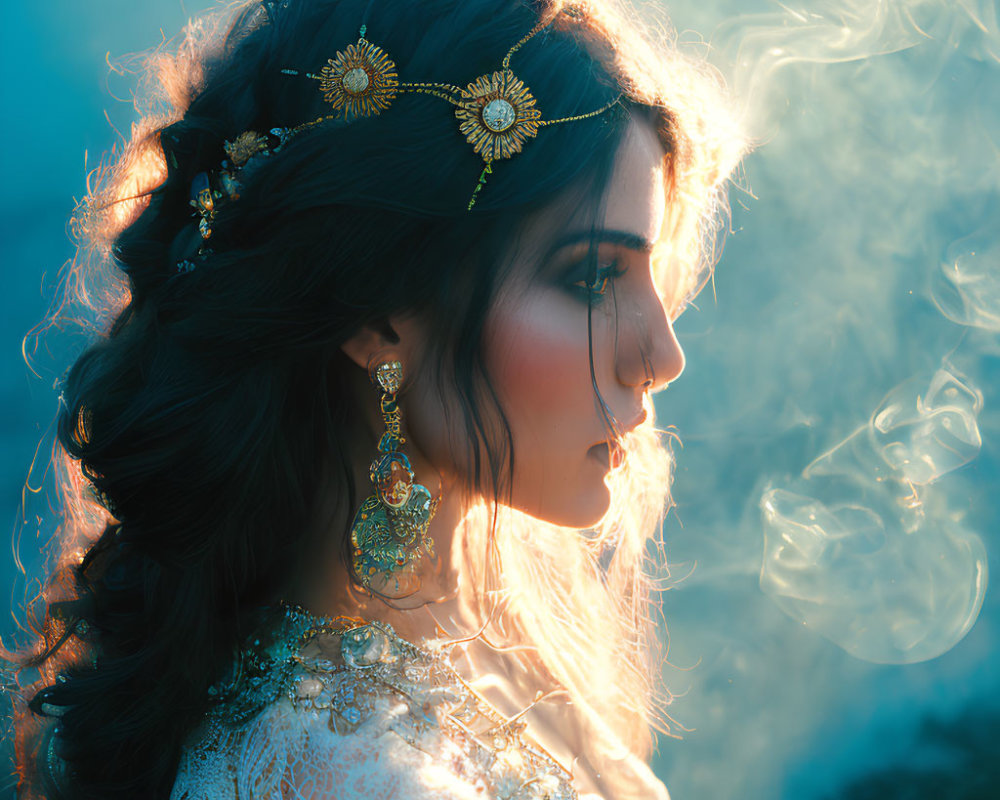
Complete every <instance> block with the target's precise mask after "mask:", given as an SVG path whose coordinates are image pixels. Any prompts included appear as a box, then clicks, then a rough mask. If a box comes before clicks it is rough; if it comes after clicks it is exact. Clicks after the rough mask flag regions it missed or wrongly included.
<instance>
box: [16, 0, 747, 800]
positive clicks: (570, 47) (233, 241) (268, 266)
mask: <svg viewBox="0 0 1000 800" xmlns="http://www.w3.org/2000/svg"><path fill="white" fill-rule="evenodd" d="M219 30H220V31H221V33H214V32H212V31H210V30H209V28H208V27H207V26H202V27H196V28H192V29H191V30H189V32H188V37H187V39H186V41H185V42H184V44H183V46H182V47H181V48H180V49H179V51H178V53H177V55H176V56H172V57H171V56H162V57H160V58H159V59H158V60H157V61H155V62H154V64H153V65H152V66H153V70H152V73H153V74H155V75H156V76H158V78H159V80H160V81H161V85H162V87H163V89H164V91H165V94H166V97H167V99H168V100H169V101H170V103H171V104H172V110H171V112H170V114H168V116H167V117H166V118H164V117H154V118H149V119H148V120H147V122H146V124H145V125H144V126H140V127H139V128H137V132H136V134H135V136H134V138H133V141H132V142H131V144H130V146H129V148H128V149H127V151H126V152H125V153H124V154H123V156H122V158H121V159H120V160H119V162H118V163H117V164H116V165H115V168H114V169H113V170H112V171H111V172H110V174H109V175H108V176H107V179H106V181H105V183H104V185H103V186H102V187H100V188H99V190H98V191H96V192H95V193H94V194H93V196H92V197H91V198H90V199H89V202H88V204H87V205H86V208H85V213H84V214H83V216H82V217H81V220H80V222H81V223H82V227H83V230H84V232H85V233H86V235H87V243H88V244H90V245H93V246H94V248H93V252H94V253H95V254H96V256H97V260H98V263H100V257H101V256H102V254H103V253H106V254H107V259H106V260H107V263H109V264H110V265H111V266H112V267H113V269H114V270H117V271H118V272H117V273H116V274H118V275H120V276H122V278H121V280H122V283H121V287H122V292H121V293H120V299H118V300H116V299H114V297H113V296H112V299H110V300H108V303H107V305H105V306H103V307H100V308H98V312H99V313H101V314H104V315H106V316H105V317H102V318H110V319H112V320H113V322H112V323H111V324H110V326H109V328H108V330H107V333H106V334H105V335H103V336H102V337H100V338H99V339H98V340H97V341H95V342H94V344H93V345H92V347H90V349H89V350H87V351H86V352H85V353H84V354H83V355H81V356H80V357H79V358H78V359H77V361H76V362H75V363H74V364H73V366H72V368H71V369H70V371H69V372H68V374H67V376H66V378H65V381H64V385H63V387H62V395H61V401H62V402H61V407H60V417H59V433H60V443H61V447H62V449H63V453H62V454H61V455H62V459H63V460H62V466H63V468H64V471H65V488H66V491H67V504H66V509H67V511H66V524H65V527H64V532H63V536H64V539H63V540H64V542H65V557H64V561H63V564H64V566H63V568H62V569H61V570H59V571H57V572H56V574H55V575H54V576H53V577H52V579H51V581H50V582H49V584H48V590H47V593H46V598H45V599H46V602H47V613H46V615H45V619H44V622H43V625H42V633H43V643H42V644H43V646H42V647H41V649H40V651H39V654H38V655H36V656H35V657H33V658H31V659H29V660H28V662H27V663H28V664H30V665H31V666H37V667H39V668H40V675H41V677H40V679H39V681H38V682H37V683H36V684H35V685H33V686H32V687H30V689H28V690H27V691H26V692H25V697H26V699H27V700H29V701H30V702H28V704H27V708H26V709H24V710H23V711H22V714H21V716H20V718H19V720H18V740H19V766H20V774H21V778H22V790H23V794H24V796H27V797H36V796H37V797H56V796H58V797H74V798H75V797H81V798H82V797H100V798H112V797H173V798H178V800H182V799H185V798H187V799H189V800H190V799H192V798H202V797H212V798H215V797H274V798H277V797H281V798H290V797H295V798H300V797H301V798H327V797H354V796H364V797H369V798H374V797H414V798H418V797H419V798H423V797H456V798H458V797H484V796H486V797H498V798H500V797H502V798H508V797H510V798H514V797H516V798H528V797H539V798H541V797H551V798H555V797H576V796H592V795H594V796H598V797H606V798H630V797H637V798H638V797H665V796H666V790H665V789H664V787H663V785H662V783H660V781H659V780H658V779H656V778H655V777H654V776H653V774H652V772H651V771H650V770H649V768H648V767H647V766H646V764H645V762H644V759H645V757H646V756H648V754H649V752H650V749H651V746H652V737H651V727H654V728H659V729H660V730H661V731H664V732H667V733H669V732H670V725H669V719H668V717H667V716H666V714H665V711H664V706H665V704H666V701H667V700H668V699H669V695H668V694H667V693H666V691H665V690H664V689H662V688H661V687H659V686H658V671H659V666H660V661H659V659H658V653H659V651H658V648H657V644H656V628H655V625H654V619H653V615H652V611H651V608H652V607H651V592H652V591H653V590H654V588H655V581H656V578H657V572H656V570H657V568H658V567H659V568H661V569H662V564H661V563H660V562H659V560H658V558H657V553H658V550H657V548H656V546H655V545H656V536H657V532H658V527H659V521H660V520H661V518H662V513H663V511H664V509H665V506H666V502H667V497H668V479H669V464H670V460H669V453H668V451H667V450H666V448H665V445H664V444H663V443H662V442H661V440H660V437H659V436H658V434H657V432H656V431H655V429H654V427H653V419H652V411H653V407H652V402H651V394H652V393H653V392H654V391H656V390H658V389H661V388H663V387H665V386H666V385H667V384H668V383H669V382H670V381H672V380H674V379H675V378H676V377H677V376H678V375H679V374H680V372H681V370H682V369H683V363H684V362H683V355H682V353H681V350H680V347H679V345H678V343H677V340H676V338H675V337H674V334H673V330H672V326H671V322H672V320H673V319H675V318H676V316H677V315H678V314H679V313H680V311H681V310H682V309H683V307H684V305H685V304H686V303H687V302H688V301H689V300H690V299H691V298H692V297H693V296H694V295H695V294H696V293H697V291H698V290H699V289H700V288H701V286H702V285H704V282H705V279H706V278H707V275H708V273H709V269H710V266H711V262H712V259H711V255H712V253H711V247H710V244H711V241H712V238H713V237H714V234H715V232H717V230H718V226H717V222H718V212H719V210H720V207H721V203H720V195H719V189H720V187H721V185H722V184H723V182H724V180H725V179H726V177H727V175H728V174H729V172H730V170H731V169H732V167H733V165H734V164H735V161H736V159H737V158H738V156H739V153H740V142H739V140H738V137H737V136H736V135H735V131H734V128H733V126H732V124H731V123H730V122H729V120H728V118H727V116H726V114H725V111H724V106H723V105H722V103H721V101H720V99H719V92H718V87H717V86H715V85H714V83H713V82H712V81H711V80H709V79H707V78H705V77H704V76H703V75H702V73H701V71H700V68H699V67H698V66H697V65H694V64H691V63H688V62H687V61H685V60H684V59H683V58H681V57H680V56H678V55H676V54H674V53H673V52H672V51H671V50H669V49H665V48H663V47H661V46H660V44H659V43H655V44H654V41H653V40H652V38H651V37H647V36H645V35H644V34H643V33H642V30H643V28H642V26H641V25H640V24H639V22H638V20H634V19H629V18H627V17H626V16H625V15H624V12H622V11H621V10H619V9H617V8H616V7H614V6H613V5H611V4H610V3H609V4H605V3H571V4H570V3H562V2H541V3H525V2H521V1H520V0H516V1H515V2H498V1H497V0H482V1H479V0H477V1H473V0H462V1H461V2H458V1H457V0H448V1H447V2H446V1H444V0H438V1H432V2H422V3H419V4H417V3H407V2H402V0H398V1H397V0H375V2H367V0H366V2H364V3H362V2H353V1H351V0H338V1H336V2H331V1H327V0H288V1H287V2H265V3H260V2H256V0H255V1H254V2H250V3H241V4H240V5H239V6H238V7H237V9H236V15H235V17H233V18H232V19H231V21H230V22H229V23H227V24H226V25H224V26H223V27H222V28H220V29H219ZM477 176H478V180H477ZM102 248H106V249H105V250H102ZM71 291H74V292H77V296H78V297H83V296H93V294H90V295H86V292H87V291H88V289H87V287H86V284H85V283H82V282H78V281H74V283H73V286H72V287H71ZM105 296H111V295H110V293H109V294H107V295H105ZM116 303H117V304H116Z"/></svg>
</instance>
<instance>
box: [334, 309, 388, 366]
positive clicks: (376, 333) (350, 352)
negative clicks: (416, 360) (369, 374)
mask: <svg viewBox="0 0 1000 800" xmlns="http://www.w3.org/2000/svg"><path fill="white" fill-rule="evenodd" d="M399 344H400V341H399V335H398V334H397V333H396V331H395V330H393V328H392V325H391V324H390V323H389V321H388V320H386V321H383V322H381V323H370V324H368V325H363V326H362V327H360V328H359V329H358V330H357V332H356V333H355V334H354V335H353V336H351V338H350V339H348V340H347V341H346V342H344V343H343V344H342V345H341V346H340V349H341V350H343V351H344V354H345V355H346V356H347V357H348V358H349V359H351V361H353V362H354V363H355V364H357V365H358V366H359V367H361V369H363V370H367V369H368V365H369V364H371V363H372V360H373V359H374V358H376V357H379V358H382V357H386V358H389V357H394V356H396V351H397V350H398V349H399Z"/></svg>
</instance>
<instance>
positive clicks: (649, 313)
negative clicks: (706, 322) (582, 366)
mask: <svg viewBox="0 0 1000 800" xmlns="http://www.w3.org/2000/svg"><path fill="white" fill-rule="evenodd" d="M651 295H652V298H651V300H650V301H647V302H643V303H642V304H641V305H640V306H637V307H636V308H635V309H634V311H633V313H632V314H631V315H630V317H631V319H629V320H627V321H625V320H621V319H620V318H619V324H620V325H623V326H624V329H622V327H620V328H619V332H618V348H617V353H616V369H617V373H618V380H619V381H620V382H621V383H622V384H624V385H625V386H629V387H631V388H636V389H639V390H641V391H644V392H656V391H659V390H660V389H663V388H664V387H665V386H666V385H667V384H668V383H670V382H671V381H674V380H676V379H677V378H678V377H679V376H680V374H681V373H682V372H683V371H684V351H683V350H682V349H681V345H680V342H678V341H677V336H676V334H675V333H674V326H673V325H672V324H671V322H670V318H669V316H668V315H667V312H666V309H665V308H664V307H663V304H662V303H661V302H660V299H659V297H658V296H656V295H655V293H652V292H651Z"/></svg>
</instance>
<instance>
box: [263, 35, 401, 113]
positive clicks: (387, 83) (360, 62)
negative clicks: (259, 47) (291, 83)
mask: <svg viewBox="0 0 1000 800" xmlns="http://www.w3.org/2000/svg"><path fill="white" fill-rule="evenodd" d="M364 31H365V27H364V26H362V27H361V36H360V38H359V39H358V41H357V43H356V44H351V45H348V46H347V49H345V50H338V51H337V54H336V55H335V56H334V57H333V58H331V59H329V60H328V61H327V62H326V66H325V67H323V69H322V70H321V71H320V73H319V75H314V74H312V73H311V72H307V73H305V75H306V77H308V78H313V79H314V80H318V81H319V89H320V91H321V92H322V93H323V99H324V100H326V102H327V103H329V104H330V105H331V106H332V107H333V110H334V111H335V112H341V111H342V112H343V114H344V116H345V117H348V116H350V117H358V116H361V117H368V116H374V115H376V114H381V113H382V112H383V111H384V110H385V109H387V108H388V107H389V105H390V104H391V103H392V101H393V100H394V99H395V97H396V94H397V92H398V91H399V74H398V73H397V72H396V64H395V62H393V60H392V59H391V58H389V56H388V55H386V52H385V51H384V50H383V49H382V48H381V47H379V46H378V45H374V44H372V43H371V42H369V41H368V40H367V39H365V35H364ZM282 72H283V73H285V74H286V75H299V74H301V73H299V72H298V70H292V69H283V70H282Z"/></svg>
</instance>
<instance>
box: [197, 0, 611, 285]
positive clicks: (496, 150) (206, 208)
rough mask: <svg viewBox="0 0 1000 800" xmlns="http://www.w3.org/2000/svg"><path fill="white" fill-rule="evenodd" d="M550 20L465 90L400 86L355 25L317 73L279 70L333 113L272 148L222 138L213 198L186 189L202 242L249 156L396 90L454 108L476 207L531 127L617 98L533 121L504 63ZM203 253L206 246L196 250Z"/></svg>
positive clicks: (258, 138) (386, 100) (390, 65)
mask: <svg viewBox="0 0 1000 800" xmlns="http://www.w3.org/2000/svg"><path fill="white" fill-rule="evenodd" d="M370 5H371V4H369V7H370ZM560 13H566V14H568V15H570V16H577V15H578V12H577V11H576V9H575V8H573V7H568V8H566V9H564V10H563V11H561V12H560ZM554 19H555V17H553V18H552V19H550V20H548V21H540V22H539V23H538V24H536V25H535V27H533V28H532V29H531V30H530V31H529V32H528V33H527V34H526V35H525V36H524V37H523V38H522V39H521V40H520V41H518V42H517V43H516V44H515V45H514V46H513V47H511V48H510V50H508V51H507V55H505V56H504V59H503V63H502V66H501V68H500V69H499V70H497V71H495V72H492V73H490V74H488V75H481V76H480V77H478V78H476V79H475V80H474V81H472V82H471V83H469V84H468V85H466V86H465V87H461V86H455V85H453V84H450V83H403V82H400V80H399V74H398V73H397V71H396V63H395V62H394V61H393V60H392V58H391V57H390V56H389V55H388V54H387V53H386V52H385V51H384V50H383V49H382V48H381V47H379V46H377V45H375V44H372V43H371V42H369V41H368V40H367V39H366V38H365V34H366V32H367V25H366V24H362V25H361V28H360V29H359V31H358V41H357V42H356V43H354V44H350V45H348V46H347V47H346V48H345V49H344V50H340V51H338V52H337V53H336V55H335V56H334V57H333V58H331V59H329V60H328V61H327V63H326V65H325V66H324V67H323V68H322V70H321V71H320V72H319V73H318V74H317V73H313V72H301V71H299V70H295V69H282V70H281V72H282V74H285V75H294V76H299V75H301V76H305V77H307V78H311V79H313V80H316V81H318V82H319V90H320V92H321V93H322V95H323V99H324V100H325V101H326V102H327V103H329V104H330V106H332V108H333V110H334V113H332V114H326V115H323V116H321V117H318V118H317V119H314V120H312V121H310V122H306V123H303V124H302V125H297V126H295V127H293V128H272V129H271V131H270V134H271V136H272V137H276V139H277V144H276V145H274V146H272V145H271V144H270V142H269V139H268V137H267V136H264V135H261V134H258V133H257V132H255V131H245V132H243V133H241V134H240V135H239V136H237V137H236V139H234V140H233V141H232V142H228V141H227V142H226V143H225V150H226V153H227V155H228V156H229V160H228V161H224V162H223V168H222V170H221V171H220V172H219V173H218V174H219V176H220V178H219V179H218V180H217V181H216V183H218V184H220V186H219V190H215V191H214V193H213V191H212V190H210V189H209V188H208V185H209V183H210V181H209V180H208V177H207V176H206V175H205V173H199V176H198V177H197V178H196V186H195V187H193V191H192V199H191V205H193V206H194V207H195V208H196V209H197V211H198V214H199V215H200V216H201V232H202V236H203V238H205V239H207V238H208V237H209V236H210V235H211V223H212V221H213V220H214V218H215V215H216V213H217V208H216V204H215V200H218V199H221V198H223V197H226V196H229V197H230V198H232V199H235V198H236V197H238V196H239V183H238V181H237V180H236V175H237V173H238V172H239V170H240V168H241V167H242V166H243V165H244V164H245V163H246V162H247V161H248V160H249V159H250V158H252V157H253V156H255V155H258V154H261V153H263V154H270V153H274V152H277V150H279V149H280V148H281V147H282V146H283V145H284V144H285V142H287V141H288V139H289V138H290V137H292V136H294V135H295V134H297V133H299V132H300V131H303V130H307V129H309V128H313V127H315V126H317V125H320V124H322V123H324V122H327V121H330V120H341V121H350V119H352V118H356V117H366V116H375V115H378V114H381V113H382V112H383V111H384V110H385V109H387V108H388V107H389V106H390V105H391V104H392V102H393V100H395V98H396V97H397V95H399V94H402V93H403V92H414V93H419V94H429V95H433V96H434V97H439V98H441V99H442V100H447V101H448V102H449V103H451V104H452V105H454V106H455V117H456V118H457V119H458V122H459V130H460V131H461V132H462V134H463V135H464V136H465V138H466V141H468V142H469V144H471V145H472V147H473V149H474V150H475V152H476V153H478V154H479V155H480V156H482V159H483V161H484V162H485V165H484V166H483V171H482V173H480V175H479V181H478V182H477V184H476V187H475V189H474V190H473V192H472V196H471V197H470V198H469V205H468V206H467V210H470V211H471V210H472V207H473V205H475V202H476V195H477V194H478V193H479V190H480V189H482V187H483V185H484V184H485V183H486V176H487V175H489V174H491V173H492V172H493V162H494V161H497V160H500V159H504V158H510V157H511V156H513V155H514V154H515V153H520V152H521V149H522V147H523V146H524V143H525V142H526V141H527V140H528V139H530V138H533V137H534V136H536V135H537V134H538V130H539V128H543V127H545V126H547V125H556V124H558V123H560V122H573V121H575V120H581V119H587V118H588V117H594V116H597V115H598V114H602V113H604V112H605V111H607V110H608V109H610V108H612V107H613V106H615V105H616V104H618V102H619V101H620V100H621V98H622V95H621V94H619V95H618V96H617V97H615V99H614V100H612V101H611V102H610V103H607V104H606V105H604V106H602V107H601V108H599V109H597V110H595V111H590V112H588V113H586V114H576V115H574V116H571V117H560V118H559V119H542V118H541V117H542V114H541V111H539V110H538V108H537V107H536V101H535V97H534V95H532V93H531V90H530V89H529V88H528V87H527V86H526V85H525V84H524V82H523V81H522V80H521V79H520V78H518V77H517V76H516V75H514V73H513V72H512V71H511V69H510V58H511V56H512V55H513V54H514V53H515V52H517V50H518V49H520V48H521V46H522V45H524V44H525V42H527V41H528V40H529V39H531V38H532V37H533V36H534V35H535V34H536V33H538V32H539V31H540V30H542V29H543V28H545V27H547V26H548V25H550V24H551V23H552V21H553V20H554ZM203 176H205V177H203ZM204 252H206V249H205V248H204V246H203V247H202V249H201V250H200V251H199V253H204ZM178 266H179V268H180V269H182V270H187V269H191V268H192V267H193V266H194V265H193V264H191V262H189V261H183V262H181V263H180V264H179V265H178Z"/></svg>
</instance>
